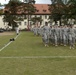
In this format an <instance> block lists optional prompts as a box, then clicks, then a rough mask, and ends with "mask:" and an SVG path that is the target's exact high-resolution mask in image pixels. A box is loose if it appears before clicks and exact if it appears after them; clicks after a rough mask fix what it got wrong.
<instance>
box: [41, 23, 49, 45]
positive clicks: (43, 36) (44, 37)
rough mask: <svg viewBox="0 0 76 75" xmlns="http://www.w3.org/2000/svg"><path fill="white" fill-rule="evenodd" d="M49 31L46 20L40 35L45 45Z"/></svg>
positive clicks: (47, 41) (47, 42)
mask: <svg viewBox="0 0 76 75" xmlns="http://www.w3.org/2000/svg"><path fill="white" fill-rule="evenodd" d="M49 31H50V28H49V26H48V23H47V22H46V23H45V26H44V27H43V35H42V39H43V42H44V44H45V46H48V44H49Z"/></svg>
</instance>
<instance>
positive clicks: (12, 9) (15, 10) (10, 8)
mask: <svg viewBox="0 0 76 75" xmlns="http://www.w3.org/2000/svg"><path fill="white" fill-rule="evenodd" d="M35 10H36V9H35V7H34V6H33V5H32V4H28V3H23V2H20V1H15V0H10V1H9V3H8V4H7V5H6V6H5V11H4V14H5V16H6V17H4V19H6V20H5V21H7V18H8V19H9V18H10V17H11V19H12V20H11V19H10V20H8V21H7V22H8V24H10V25H13V23H14V21H15V19H17V17H18V16H19V15H18V14H20V15H28V14H32V13H34V12H35ZM8 15H9V16H8ZM14 15H18V16H17V17H16V16H14ZM13 17H14V18H13ZM12 27H14V26H12Z"/></svg>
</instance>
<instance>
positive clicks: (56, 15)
mask: <svg viewBox="0 0 76 75" xmlns="http://www.w3.org/2000/svg"><path fill="white" fill-rule="evenodd" d="M51 2H52V4H51V5H50V6H49V10H50V12H51V18H52V19H53V20H54V21H55V23H56V24H57V21H59V22H60V25H61V18H62V15H63V14H65V8H66V6H65V5H64V3H63V2H62V0H51Z"/></svg>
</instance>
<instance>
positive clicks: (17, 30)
mask: <svg viewBox="0 0 76 75" xmlns="http://www.w3.org/2000/svg"><path fill="white" fill-rule="evenodd" d="M16 34H17V35H18V34H19V27H16Z"/></svg>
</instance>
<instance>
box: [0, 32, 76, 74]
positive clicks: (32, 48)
mask: <svg viewBox="0 0 76 75" xmlns="http://www.w3.org/2000/svg"><path fill="white" fill-rule="evenodd" d="M15 36H16V35H15V34H14V35H9V36H6V35H5V36H0V48H2V47H3V45H5V44H6V43H8V40H9V39H10V38H12V37H15ZM75 48H76V47H75ZM38 56H41V57H45V56H46V57H49V56H76V50H75V49H74V50H70V49H69V46H67V47H63V46H59V47H55V46H52V45H50V46H49V47H44V45H43V43H42V39H41V37H38V36H34V35H33V33H32V32H21V33H20V35H19V36H18V38H17V39H16V40H15V41H13V42H12V43H11V44H10V45H9V46H8V47H6V48H5V49H3V50H2V51H0V75H75V74H76V63H75V62H76V58H74V57H73V58H72V57H71V58H58V57H56V58H31V57H38ZM21 57H22V58H21ZM28 57H30V58H28Z"/></svg>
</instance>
